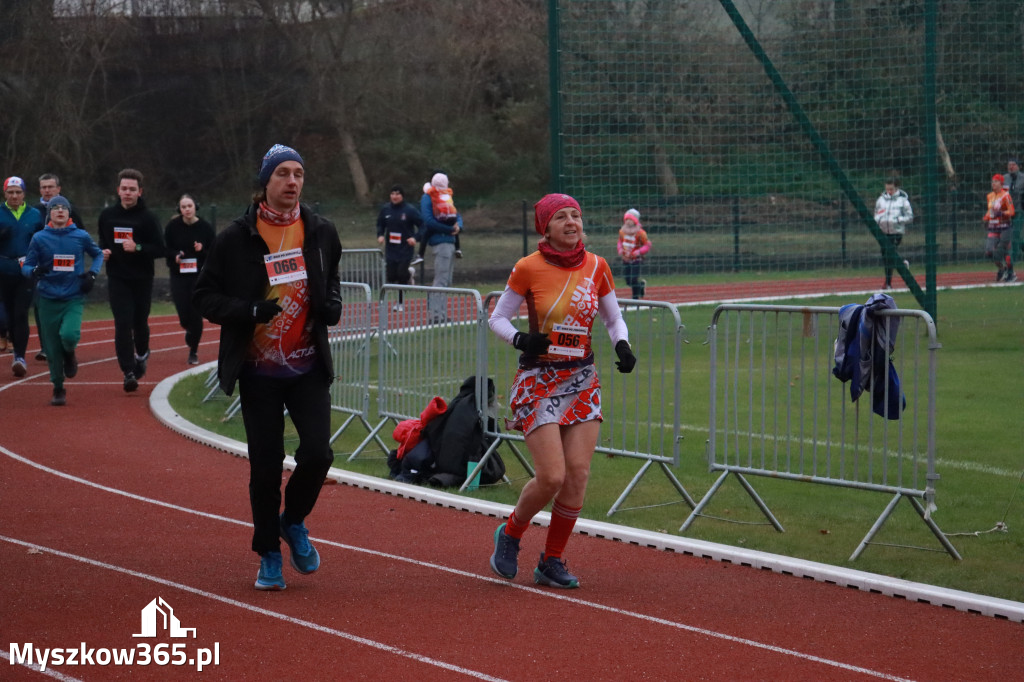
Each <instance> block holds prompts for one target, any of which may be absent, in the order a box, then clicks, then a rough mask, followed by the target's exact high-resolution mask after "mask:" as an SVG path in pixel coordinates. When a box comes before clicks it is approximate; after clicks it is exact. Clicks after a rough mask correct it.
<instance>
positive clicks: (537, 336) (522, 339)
mask: <svg viewBox="0 0 1024 682" xmlns="http://www.w3.org/2000/svg"><path fill="white" fill-rule="evenodd" d="M550 345H551V339H549V338H548V335H547V334H542V333H540V332H529V333H524V332H516V335H515V336H514V337H512V347H513V348H515V349H516V350H520V351H522V352H524V353H526V354H527V355H544V353H547V352H548V346H550Z"/></svg>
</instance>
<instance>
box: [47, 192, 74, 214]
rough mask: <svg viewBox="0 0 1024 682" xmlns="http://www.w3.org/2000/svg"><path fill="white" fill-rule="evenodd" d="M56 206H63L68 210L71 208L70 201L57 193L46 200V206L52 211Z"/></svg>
mask: <svg viewBox="0 0 1024 682" xmlns="http://www.w3.org/2000/svg"><path fill="white" fill-rule="evenodd" d="M57 206H63V207H64V208H65V209H67V210H68V211H70V210H71V202H70V201H68V200H67V199H65V198H64V197H62V196H61V195H59V194H58V195H57V196H55V197H52V198H51V199H50V200H49V201H47V202H46V208H47V210H49V211H52V210H53V209H54V208H55V207H57Z"/></svg>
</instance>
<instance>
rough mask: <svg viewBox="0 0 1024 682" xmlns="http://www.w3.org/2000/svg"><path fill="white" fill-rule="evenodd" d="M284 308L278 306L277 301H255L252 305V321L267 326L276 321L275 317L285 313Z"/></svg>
mask: <svg viewBox="0 0 1024 682" xmlns="http://www.w3.org/2000/svg"><path fill="white" fill-rule="evenodd" d="M283 311H284V308H282V307H281V306H279V305H278V304H277V299H276V298H275V299H273V300H270V301H254V302H253V304H252V319H254V320H256V322H258V323H259V324H266V323H267V322H270V321H271V320H272V319H274V316H275V315H277V314H278V313H280V312H283Z"/></svg>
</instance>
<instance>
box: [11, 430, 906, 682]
mask: <svg viewBox="0 0 1024 682" xmlns="http://www.w3.org/2000/svg"><path fill="white" fill-rule="evenodd" d="M0 452H2V453H3V454H5V455H7V456H8V457H10V458H11V459H14V460H16V461H18V462H21V463H23V464H27V465H28V466H31V467H34V468H36V469H39V470H40V471H43V472H46V473H48V474H52V475H54V476H58V477H60V478H64V479H67V480H69V481H72V482H75V483H80V484H82V485H85V486H89V487H92V488H96V489H98V490H102V491H104V492H109V493H113V494H115V495H121V496H123V497H127V498H129V499H132V500H136V501H139V502H145V503H148V504H153V505H156V506H159V507H165V508H168V509H173V510H175V511H180V512H184V513H186V514H194V515H196V516H201V517H204V518H208V519H214V520H217V521H224V522H226V523H232V524H236V525H239V526H250V525H251V524H250V523H249V522H248V521H240V520H238V519H232V518H230V517H227V516H220V515H219V514H211V513H209V512H204V511H199V510H196V509H191V508H189V507H183V506H180V505H177V504H173V503H170V502H164V501H161V500H155V499H152V498H148V497H144V496H142V495H137V494H135V493H130V492H127V491H124V490H119V489H117V488H111V487H110V486H105V485H102V484H99V483H94V482H92V481H89V480H87V479H84V478H80V477H78V476H74V475H72V474H68V473H66V472H63V471H59V470H57V469H52V468H50V467H47V466H44V465H42V464H39V463H37V462H34V461H32V460H30V459H27V458H25V457H23V456H21V455H18V454H16V453H14V452H12V451H10V450H8V449H7V448H5V447H3V446H2V445H0ZM0 539H3V540H7V541H8V542H16V543H18V544H24V545H26V546H28V543H23V542H21V541H17V540H13V539H10V538H6V537H4V536H0ZM313 540H315V541H316V542H318V543H322V544H325V545H329V546H332V547H337V548H339V549H344V550H348V551H352V552H360V553H362V554H367V555H370V556H376V557H380V558H384V559H389V560H392V561H399V562H404V563H408V564H412V565H415V566H420V567H423V568H429V569H433V570H437V571H442V572H445V573H449V574H451V575H457V576H460V577H464V578H469V579H472V580H482V581H484V582H489V583H496V584H500V585H506V586H507V587H510V588H514V589H518V590H522V591H525V592H529V593H531V594H534V595H538V596H542V597H547V598H549V599H558V600H561V601H564V602H568V603H570V604H573V605H576V606H581V607H589V608H592V609H595V610H598V611H604V612H607V613H614V614H616V615H620V616H624V617H627V618H634V619H637V620H640V621H643V622H646V623H652V624H657V625H664V626H667V627H671V628H675V629H678V630H682V631H685V632H690V633H693V634H698V635H704V636H706V637H711V638H714V639H720V640H724V641H728V642H732V643H734V644H740V645H743V646H749V647H751V648H754V649H761V650H763V651H769V652H772V653H775V654H780V655H783V656H791V657H793V658H797V659H800V660H803V661H808V662H812V663H820V664H822V665H826V666H829V667H833V668H838V669H841V670H847V671H851V672H856V673H859V674H863V675H867V676H870V677H875V678H878V679H882V680H895V681H900V682H906V681H907V678H903V677H897V676H894V675H888V674H886V673H882V672H879V671H876V670H871V669H868V668H862V667H860V666H855V665H850V664H848V663H842V662H840V661H835V660H832V659H828V658H822V657H820V656H815V655H813V654H805V653H803V652H800V651H796V650H794V649H786V648H783V647H778V646H774V645H771V644H765V643H764V642H758V641H755V640H751V639H746V638H744V637H736V636H733V635H728V634H725V633H722V632H717V631H715V630H708V629H706V628H701V627H696V626H693V625H687V624H685V623H679V622H676V621H671V620H667V619H664V618H658V617H656V616H650V615H648V614H644V613H639V612H636V611H628V610H625V609H620V608H617V607H614V606H608V605H606V604H601V603H598V602H592V601H588V600H585V599H579V598H576V597H570V596H566V595H564V594H560V593H555V592H552V591H550V590H541V589H539V588H535V587H529V586H527V585H518V584H516V583H509V582H508V581H506V580H502V579H499V578H493V577H490V576H482V575H479V574H476V573H470V572H469V571H463V570H461V569H457V568H451V567H449V566H442V565H440V564H435V563H431V562H427V561H420V560H419V559H412V558H410V557H405V556H399V555H397V554H389V553H387V552H381V551H378V550H373V549H368V548H366V547H357V546H354V545H347V544H344V543H341V542H334V541H332V540H326V539H323V538H313ZM33 546H34V545H33ZM40 549H43V550H45V551H49V552H53V553H55V554H59V555H61V556H67V557H69V558H73V559H76V560H82V561H86V562H88V563H92V564H95V565H98V566H103V567H105V568H110V569H111V570H118V571H122V572H125V573H129V574H131V575H138V576H139V577H143V578H146V579H152V580H154V581H156V582H160V583H162V584H167V585H172V586H174V587H180V588H181V589H185V590H188V591H191V592H195V593H196V594H202V595H204V596H206V595H207V594H208V593H205V592H201V591H199V590H196V589H195V588H190V587H187V586H183V585H179V584H178V583H171V582H169V581H166V580H164V579H163V578H157V577H155V576H147V575H144V574H141V573H139V574H137V573H136V572H134V571H131V570H129V569H125V568H120V567H116V566H112V565H109V564H102V563H101V562H97V561H94V560H92V559H85V558H81V557H77V556H75V555H71V554H65V553H63V552H58V551H56V550H50V549H48V548H40ZM209 596H211V598H216V599H219V600H221V601H224V602H225V603H231V604H235V605H240V606H243V607H245V608H253V609H254V610H255V607H249V606H248V605H247V604H242V603H241V602H235V601H234V600H230V599H227V598H226V597H219V596H217V595H209ZM261 612H262V611H261ZM267 615H274V616H275V617H280V618H282V619H286V620H287V619H288V617H287V616H280V615H279V614H273V613H272V612H268V613H267ZM302 624H305V623H304V622H303V623H302ZM309 626H310V627H313V628H314V629H321V630H323V631H325V632H326V631H328V629H326V628H323V627H322V626H319V625H316V624H312V623H310V624H309ZM330 632H331V633H332V634H333V633H334V631H330ZM337 634H339V636H344V637H346V638H355V637H356V635H347V634H345V633H337ZM380 646H381V648H384V647H388V645H383V644H382V645H380ZM399 651H400V650H399ZM396 653H397V652H396ZM403 655H404V654H403ZM410 656H414V655H413V654H410ZM417 660H418V659H417ZM467 674H468V673H467ZM484 679H490V678H484Z"/></svg>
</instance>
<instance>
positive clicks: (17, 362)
mask: <svg viewBox="0 0 1024 682" xmlns="http://www.w3.org/2000/svg"><path fill="white" fill-rule="evenodd" d="M11 372H12V373H13V374H14V376H16V377H18V378H19V379H20V378H21V377H23V376H25V375H26V374H28V365H26V364H25V358H14V362H12V363H11Z"/></svg>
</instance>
